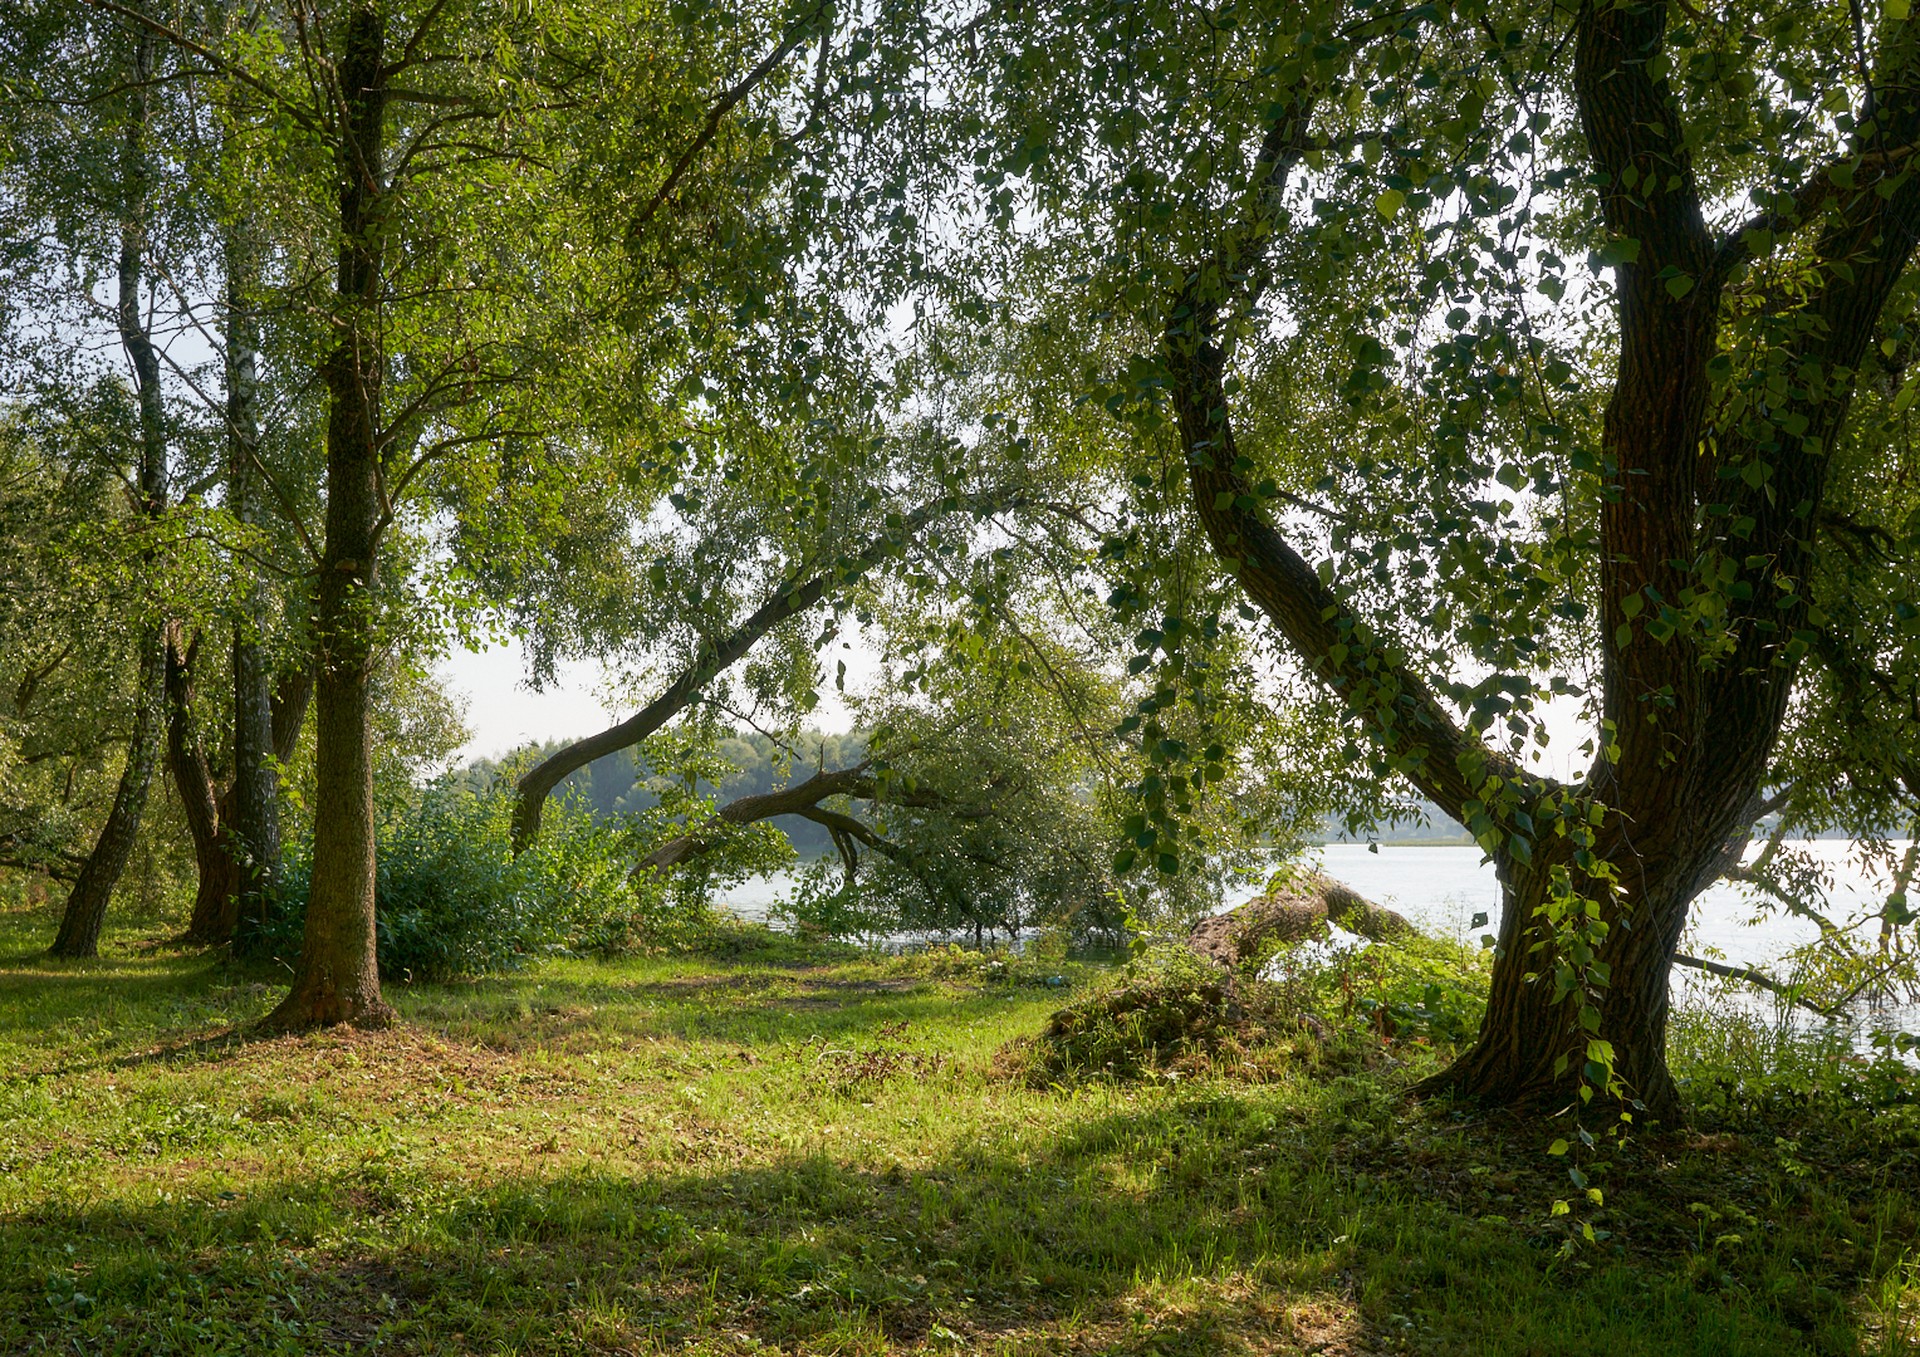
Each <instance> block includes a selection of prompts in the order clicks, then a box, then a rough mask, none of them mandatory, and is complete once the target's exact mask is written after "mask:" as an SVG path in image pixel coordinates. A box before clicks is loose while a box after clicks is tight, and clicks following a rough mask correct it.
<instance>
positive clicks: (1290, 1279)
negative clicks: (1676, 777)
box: [0, 910, 1920, 1357]
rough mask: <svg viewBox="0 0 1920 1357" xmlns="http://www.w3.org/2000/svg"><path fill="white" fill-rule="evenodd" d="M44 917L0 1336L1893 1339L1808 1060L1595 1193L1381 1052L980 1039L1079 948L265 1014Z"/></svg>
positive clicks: (186, 959)
mask: <svg viewBox="0 0 1920 1357" xmlns="http://www.w3.org/2000/svg"><path fill="white" fill-rule="evenodd" d="M147 931H148V932H154V931H157V930H155V929H151V928H150V929H148V930H147ZM51 933H52V921H51V919H50V917H49V916H48V915H47V914H46V913H45V912H44V910H43V911H37V912H36V911H17V912H14V913H10V914H5V915H0V1080H3V1082H0V1350H4V1351H7V1352H15V1351H19V1352H37V1351H48V1352H96V1351H114V1352H180V1353H220V1352H234V1353H269V1352H321V1351H332V1350H356V1351H357V1350H362V1349H369V1350H383V1351H392V1352H436V1353H437V1352H447V1353H468V1352H474V1353H496V1352H500V1353H505V1352H514V1353H580V1352H589V1353H602V1352H605V1353H616V1352H617V1353H627V1352H639V1353H645V1352H698V1353H755V1352H776V1351H777V1352H788V1353H819V1354H825V1353H844V1354H855V1353H894V1352H934V1353H938V1352H983V1353H1035V1354H1038V1353H1069V1352H1088V1353H1091V1352H1104V1353H1129V1354H1147V1353H1161V1354H1177V1353H1191V1354H1213V1353H1226V1354H1233V1353H1325V1354H1357V1353H1367V1352H1432V1353H1540V1354H1560V1353H1595V1354H1600V1353H1605V1354H1609V1357H1628V1355H1629V1354H1637V1353H1730V1354H1745V1353H1775V1352H1778V1353H1799V1352H1807V1351H1815V1352H1829V1353H1841V1352H1847V1353H1853V1352H1876V1353H1894V1352H1914V1351H1917V1350H1920V1249H1916V1245H1915V1240H1916V1237H1917V1236H1920V1148H1917V1147H1920V1120H1916V1112H1915V1108H1914V1107H1913V1106H1912V1105H1911V1104H1910V1103H1909V1104H1908V1105H1906V1106H1893V1107H1891V1108H1882V1107H1877V1106H1864V1105H1861V1104H1860V1103H1859V1100H1858V1099H1853V1100H1852V1101H1849V1095H1847V1094H1846V1093H1845V1091H1844V1089H1841V1090H1839V1091H1836V1086H1835V1085H1833V1083H1832V1081H1831V1080H1830V1079H1829V1080H1826V1081H1825V1082H1823V1081H1822V1078H1820V1077H1816V1076H1817V1075H1818V1072H1817V1071H1816V1072H1815V1075H1813V1076H1809V1079H1808V1081H1806V1082H1805V1083H1804V1084H1801V1085H1796V1084H1793V1083H1792V1082H1791V1081H1788V1082H1787V1083H1785V1084H1782V1085H1781V1086H1780V1087H1778V1088H1774V1089H1772V1090H1771V1091H1769V1092H1768V1093H1767V1094H1766V1096H1765V1097H1764V1098H1761V1097H1759V1096H1758V1095H1755V1097H1751V1098H1750V1097H1746V1095H1744V1094H1740V1093H1738V1092H1737V1090H1736V1093H1735V1094H1733V1095H1726V1094H1725V1090H1726V1089H1727V1088H1728V1087H1732V1086H1733V1085H1735V1084H1737V1083H1738V1080H1737V1079H1734V1078H1732V1077H1731V1076H1729V1077H1727V1078H1726V1079H1724V1080H1723V1081H1722V1082H1721V1083H1720V1084H1718V1085H1713V1083H1712V1081H1713V1079H1714V1078H1716V1077H1719V1076H1716V1075H1715V1069H1714V1068H1713V1067H1709V1066H1706V1065H1697V1066H1696V1067H1694V1068H1693V1069H1692V1074H1691V1077H1692V1078H1693V1079H1694V1082H1695V1085H1696V1087H1698V1088H1699V1089H1701V1090H1706V1089H1708V1088H1709V1086H1710V1085H1711V1086H1714V1087H1718V1088H1720V1089H1721V1091H1722V1094H1723V1095H1724V1096H1721V1097H1720V1098H1719V1101H1717V1102H1713V1105H1714V1106H1715V1107H1716V1108H1719V1109H1720V1110H1719V1111H1716V1112H1715V1113H1714V1116H1713V1119H1705V1118H1703V1120H1702V1122H1701V1124H1700V1125H1698V1126H1696V1127H1695V1128H1690V1129H1687V1130H1682V1131H1676V1132H1671V1133H1666V1134H1659V1135H1650V1136H1645V1137H1640V1138H1637V1139H1635V1140H1633V1141H1632V1142H1630V1143H1629V1144H1628V1145H1627V1146H1626V1147H1625V1148H1624V1149H1622V1150H1611V1151H1607V1152H1606V1153H1604V1154H1598V1155H1595V1154H1588V1155H1586V1156H1585V1158H1583V1159H1582V1160H1580V1163H1581V1164H1582V1165H1584V1167H1583V1169H1582V1171H1583V1172H1584V1173H1585V1174H1586V1175H1587V1176H1588V1178H1589V1180H1590V1181H1591V1182H1592V1183H1593V1184H1595V1185H1597V1186H1599V1187H1601V1188H1603V1189H1604V1205H1601V1206H1597V1207H1596V1206H1594V1205H1593V1204H1591V1203H1590V1202H1588V1201H1587V1200H1586V1199H1585V1198H1584V1197H1583V1196H1582V1195H1581V1194H1580V1193H1579V1192H1577V1191H1575V1190H1574V1188H1573V1187H1572V1186H1570V1184H1569V1180H1568V1176H1567V1170H1568V1166H1569V1161H1568V1160H1567V1159H1561V1158H1554V1157H1552V1156H1549V1155H1548V1154H1547V1153H1546V1152H1545V1147H1546V1142H1547V1141H1548V1140H1549V1139H1550V1138H1551V1137H1552V1136H1553V1135H1555V1134H1557V1133H1559V1132H1556V1130H1555V1128H1554V1127H1551V1126H1543V1125H1541V1124H1538V1123H1530V1124H1529V1123H1516V1122H1509V1121H1506V1120H1502V1119H1492V1120H1489V1119H1485V1118H1480V1117H1475V1116H1469V1115H1468V1114H1467V1113H1465V1112H1464V1111H1461V1110H1456V1109H1450V1108H1447V1107H1441V1106H1423V1105H1419V1104H1414V1103H1411V1102H1409V1101H1408V1100H1406V1098H1405V1097H1404V1096H1403V1092H1402V1091H1403V1090H1404V1088H1405V1086H1406V1085H1407V1084H1408V1083H1409V1082H1411V1080H1412V1079H1413V1078H1415V1077H1417V1076H1418V1075H1419V1074H1420V1073H1421V1072H1423V1071H1425V1070H1428V1069H1431V1068H1432V1062H1433V1061H1434V1060H1435V1059H1436V1058H1438V1053H1436V1052H1434V1051H1432V1050H1431V1049H1429V1048H1427V1047H1424V1046H1422V1045H1420V1044H1418V1043H1410V1042H1404V1041H1402V1042H1395V1043H1391V1044H1383V1043H1380V1042H1379V1041H1378V1039H1377V1038H1374V1039H1367V1038H1361V1037H1355V1038H1354V1039H1353V1041H1354V1042H1359V1043H1361V1044H1360V1045H1359V1046H1355V1045H1353V1044H1352V1043H1351V1042H1350V1043H1349V1045H1348V1046H1347V1047H1345V1048H1343V1049H1344V1050H1346V1052H1347V1057H1346V1058H1343V1059H1340V1060H1318V1059H1307V1058H1301V1059H1298V1060H1295V1061H1292V1062H1287V1061H1281V1062H1278V1063H1277V1064H1275V1065H1274V1066H1273V1076H1272V1077H1271V1078H1270V1079H1269V1080H1268V1081H1267V1082H1261V1083H1252V1082H1244V1081H1236V1080H1233V1079H1228V1078H1224V1077H1218V1076H1208V1075H1204V1074H1203V1075H1200V1076H1198V1077H1189V1078H1184V1079H1177V1080H1167V1079H1157V1080H1151V1081H1148V1082H1144V1083H1135V1084H1130V1085H1117V1084H1113V1083H1102V1082H1080V1083H1074V1084H1071V1085H1067V1086H1060V1087H1053V1088H1035V1087H1030V1086H1029V1085H1028V1084H1027V1083H1025V1082H1022V1081H1021V1080H1019V1079H1016V1078H1013V1077H1010V1076H1009V1075H1008V1074H1006V1073H1005V1072H1004V1066H1005V1062H1002V1063H1001V1066H1000V1067H999V1068H998V1069H997V1068H996V1063H995V1057H996V1053H997V1052H999V1051H1000V1050H1001V1048H1002V1047H1003V1046H1004V1045H1005V1044H1006V1043H1007V1042H1008V1041H1009V1040H1011V1039H1013V1038H1017V1037H1022V1036H1029V1035H1031V1034H1033V1033H1035V1032H1037V1031H1038V1030H1039V1029H1040V1028H1041V1026H1042V1025H1043V1023H1044V1022H1045V1020H1046V1018H1047V1016H1048V1014H1049V1013H1050V1012H1051V1011H1052V1010H1053V1009H1055V1008H1057V1007H1059V1005H1060V1004H1061V1002H1062V994H1063V992H1065V993H1074V992H1080V991H1083V990H1084V989H1085V987H1087V986H1088V985H1091V984H1095V983H1098V982H1099V979H1100V977H1099V974H1098V971H1097V968H1093V967H1089V966H1059V967H1056V968H1055V973H1056V974H1058V975H1059V976H1060V978H1061V979H1063V980H1064V982H1065V983H1064V984H1061V985H1057V986H1052V985H1048V984H1047V983H1045V982H1046V980H1047V979H1048V978H1049V977H1048V976H1047V975H1046V974H1043V973H1042V972H1041V971H1039V970H1036V969H1035V968H1034V967H1033V966H1032V965H1030V964H1019V963H1016V964H1014V965H1012V966H1002V967H998V968H994V967H989V966H985V965H982V964H980V963H978V962H976V961H973V960H958V959H939V958H935V959H928V958H909V959H899V958H874V957H868V956H865V955H863V954H856V953H851V952H837V953H836V952H824V951H818V950H815V951H807V950H805V949H802V948H799V947H798V946H797V945H791V944H784V943H780V942H777V941H771V942H770V941H765V940H762V941H760V942H756V941H755V940H754V936H753V935H750V934H746V933H735V934H732V935H728V936H730V937H731V942H730V943H729V944H728V945H722V946H718V947H716V948H714V949H713V950H712V952H711V953H710V954H708V955H702V956H681V957H660V958H644V957H635V958H631V959H625V960H617V961H607V962H597V961H582V960H565V961H553V962H548V963H544V964H542V965H540V966H538V967H537V968H535V969H532V970H529V971H527V972H525V973H523V974H519V975H514V976H509V977H505V978H500V979H492V980H486V981H482V982H477V983H472V984H462V985H433V986H427V985H421V986H413V987H407V986H400V985H395V986H393V987H391V989H390V990H389V997H390V998H391V999H392V1000H393V1001H394V1002H395V1004H396V1005H397V1006H398V1008H399V1010H400V1013H401V1014H402V1021H401V1023H400V1024H399V1025H398V1026H396V1027H395V1028H394V1029H392V1030H390V1031H385V1032H372V1033H366V1032H328V1033H323V1034H318V1035H314V1036H308V1037H284V1038H274V1039H268V1040H259V1039H254V1038H251V1037H249V1036H248V1035H247V1034H246V1027H247V1024H248V1023H250V1022H251V1021H252V1020H254V1019H255V1018H258V1017H259V1016H261V1015H262V1014H264V1013H265V1012H266V1011H267V1009H268V1008H269V1007H270V1006H271V1005H272V1003H273V1001H274V999H275V997H276V991H275V990H274V989H273V988H272V986H271V984H270V983H268V982H270V981H271V980H272V976H271V975H269V974H268V973H266V972H264V971H242V970H238V969H235V968H230V967H228V966H227V965H225V964H223V963H221V962H220V961H217V960H215V959H212V958H209V957H204V956H196V955H185V956H183V955H178V954H171V953H167V952H151V953H145V954H142V953H140V952H139V951H138V950H137V947H136V944H137V943H138V942H139V940H140V939H139V931H138V930H122V931H120V932H118V933H115V934H113V935H112V936H111V937H110V938H109V940H108V945H107V956H106V958H105V959H103V960H101V961H99V962H94V963H84V964H73V963H57V962H52V961H49V960H47V959H46V958H45V957H44V956H43V955H42V954H41V952H42V949H43V948H44V945H45V942H46V939H47V938H48V937H50V936H51ZM723 942H725V939H724V938H723ZM1368 1041H1371V1042H1372V1045H1371V1046H1370V1047H1369V1046H1367V1045H1366V1042H1368ZM1700 1041H1701V1043H1702V1045H1703V1049H1704V1046H1706V1045H1710V1044H1711V1041H1710V1040H1709V1038H1708V1037H1705V1036H1703V1037H1701V1038H1700ZM1715 1049H1716V1053H1715V1059H1718V1060H1722V1061H1737V1058H1738V1053H1737V1052H1733V1053H1729V1051H1728V1050H1727V1049H1725V1048H1724V1044H1723V1046H1722V1047H1720V1048H1715ZM1356 1052H1357V1054H1356ZM1708 1101H1710V1102H1711V1101H1712V1100H1708ZM1566 1129H1567V1128H1566V1127H1565V1124H1564V1123H1562V1124H1560V1127H1559V1131H1560V1132H1564V1131H1565V1130H1566ZM1602 1143H1603V1145H1604V1144H1605V1142H1604V1141H1603V1142H1602ZM1569 1198H1571V1199H1573V1200H1575V1201H1576V1203H1577V1205H1576V1207H1575V1209H1574V1210H1572V1211H1571V1212H1570V1213H1568V1214H1566V1215H1562V1216H1554V1215H1552V1214H1551V1212H1552V1207H1553V1203H1554V1202H1555V1201H1556V1200H1559V1199H1569ZM1581 1225H1591V1226H1594V1227H1595V1233H1596V1242H1593V1243H1587V1242H1585V1241H1584V1240H1581V1242H1580V1243H1579V1246H1578V1247H1577V1248H1574V1249H1573V1250H1572V1251H1571V1252H1567V1253H1563V1250H1562V1248H1561V1245H1562V1243H1563V1242H1564V1241H1565V1240H1566V1239H1567V1238H1568V1233H1569V1229H1570V1228H1572V1229H1574V1230H1576V1231H1577V1230H1578V1228H1579V1227H1580V1226H1581Z"/></svg>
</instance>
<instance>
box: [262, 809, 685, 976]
mask: <svg viewBox="0 0 1920 1357" xmlns="http://www.w3.org/2000/svg"><path fill="white" fill-rule="evenodd" d="M511 814H512V804H511V800H510V798H509V797H508V796H506V795H505V793H504V792H500V791H495V792H491V793H476V792H473V791H471V790H469V789H467V788H464V787H462V786H460V785H458V784H457V783H455V782H452V781H449V780H436V781H434V782H432V783H429V784H428V785H427V786H426V787H425V788H424V789H423V790H421V791H420V792H418V793H417V794H416V795H415V796H414V797H413V798H412V799H410V800H409V801H408V802H406V803H405V804H403V805H400V806H398V807H394V808H392V809H390V810H389V812H388V813H387V815H386V816H385V818H384V819H383V820H382V822H381V825H380V838H379V858H378V881H377V886H376V890H375V899H376V902H377V906H378V911H379V912H378V935H377V941H378V948H379V952H378V955H379V960H380V970H381V974H382V975H383V976H384V977H386V978H389V979H396V980H446V979H450V978H455V977H461V976H475V975H486V974H489V973H492V972H497V971H504V970H513V969H517V968H519V967H521V966H524V965H526V964H527V963H528V962H529V961H530V960H532V959H533V958H535V957H536V956H539V955H542V954H546V953H552V952H556V951H569V950H595V949H605V948H607V947H611V946H618V945H624V944H626V943H627V942H628V941H629V940H630V939H631V938H633V937H635V936H636V935H638V936H644V935H646V934H648V933H649V932H650V931H652V930H655V929H658V928H659V927H660V926H661V925H663V924H666V923H667V922H668V921H667V920H666V918H665V917H664V916H663V915H662V914H661V913H660V912H659V911H658V910H657V909H656V910H655V911H653V912H651V913H649V911H647V910H646V909H645V908H644V906H643V905H642V902H641V900H640V899H639V898H638V897H637V896H636V894H635V892H634V891H633V888H632V887H631V886H630V884H629V883H628V880H627V875H628V870H629V868H628V864H629V858H628V856H627V852H626V841H625V836H624V835H622V834H621V833H620V832H619V831H618V830H617V829H616V828H614V827H611V826H607V825H603V824H600V823H598V822H597V821H595V820H594V819H593V817H592V816H591V815H590V814H589V813H587V812H586V811H585V810H583V809H581V808H579V807H577V806H574V805H572V804H567V805H565V806H563V807H562V808H560V810H559V813H558V814H557V815H556V817H555V822H554V825H553V831H552V833H551V834H549V835H548V836H547V837H546V838H544V839H543V840H542V841H541V843H540V844H539V846H538V847H537V848H535V849H534V850H532V851H529V852H527V853H523V854H520V855H518V856H516V855H515V854H514V852H513V849H512V845H511V843H510V842H509V840H508V823H509V819H510V817H511ZM310 844H311V840H302V841H300V844H299V845H298V846H296V847H295V849H294V850H293V851H292V852H291V853H290V854H289V855H288V862H287V875H286V883H285V886H284V888H283V892H282V899H281V901H280V908H279V911H278V913H277V915H276V917H275V919H274V922H273V925H272V928H271V932H270V945H271V946H272V947H273V948H274V949H275V950H276V951H278V952H279V954H280V955H282V956H287V955H290V954H291V953H292V952H293V951H294V950H297V949H298V947H299V945H300V935H301V929H302V927H303V925H304V920H305V906H306V888H307V882H308V879H309V873H310V871H311V869H312V858H311V847H310Z"/></svg>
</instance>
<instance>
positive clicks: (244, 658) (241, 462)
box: [222, 228, 280, 954]
mask: <svg viewBox="0 0 1920 1357" xmlns="http://www.w3.org/2000/svg"><path fill="white" fill-rule="evenodd" d="M225 253H226V262H227V325H226V330H227V335H226V338H227V355H226V357H227V361H226V372H227V462H228V466H227V485H228V489H229V493H230V494H231V496H232V503H233V512H234V516H235V517H236V518H238V519H239V520H240V521H241V522H242V523H249V524H255V523H259V522H260V521H261V518H262V516H263V515H262V505H261V495H260V472H259V468H258V467H257V466H256V465H255V459H256V458H257V457H258V455H259V449H258V441H259V440H258V430H259V420H258V417H257V414H256V403H255V395H256V391H257V389H258V374H257V372H256V362H255V355H256V352H257V350H258V347H259V344H258V340H257V337H256V334H255V327H254V323H253V315H252V312H251V311H250V309H249V307H250V304H251V299H250V298H249V296H248V291H249V281H250V279H251V276H252V259H253V255H252V253H251V250H250V248H249V244H248V242H247V240H246V239H245V235H244V231H243V230H242V229H241V228H235V229H234V230H232V231H230V232H229V233H228V237H227V240H226V242H225ZM270 602H271V600H270V597H269V595H268V592H267V583H266V580H265V579H264V578H263V577H262V576H261V574H260V572H259V570H258V569H255V570H254V571H253V576H252V579H251V580H250V581H249V584H248V588H247V599H246V605H245V606H246V616H245V618H244V619H243V620H242V621H241V622H239V623H238V624H236V625H235V627H234V630H233V785H232V787H231V788H230V789H229V793H228V796H227V805H228V809H229V814H228V816H227V817H226V819H225V820H224V821H223V822H222V827H223V829H225V830H226V832H227V835H228V838H229V847H230V860H231V861H232V863H233V865H234V873H233V877H234V880H233V895H234V899H233V910H232V914H231V917H230V919H229V920H228V921H227V923H226V928H225V930H224V932H223V934H222V940H226V939H229V938H230V939H231V940H232V941H233V944H234V950H235V951H236V952H239V953H243V954H244V953H247V952H251V951H254V950H256V944H257V943H258V942H259V940H260V938H261V935H262V932H263V925H264V924H265V922H266V919H267V916H268V913H269V911H270V910H271V908H272V902H273V898H274V893H275V890H276V889H277V887H278V884H279V877H280V795H279V792H280V788H279V781H280V779H279V773H278V769H277V768H276V766H275V746H274V737H273V736H274V732H273V680H274V674H273V666H272V663H271V661H270V659H269V657H268V655H267V652H266V647H265V645H264V644H263V637H264V636H265V633H266V630H267V627H268V625H269V607H270ZM241 920H246V921H247V926H246V927H244V928H242V927H240V926H239V924H240V921H241Z"/></svg>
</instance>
